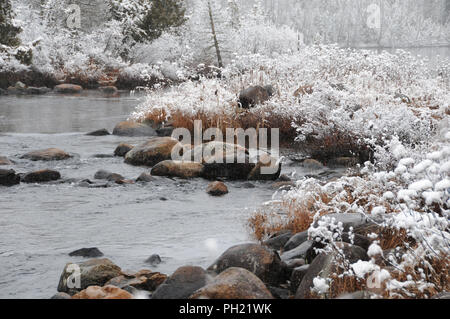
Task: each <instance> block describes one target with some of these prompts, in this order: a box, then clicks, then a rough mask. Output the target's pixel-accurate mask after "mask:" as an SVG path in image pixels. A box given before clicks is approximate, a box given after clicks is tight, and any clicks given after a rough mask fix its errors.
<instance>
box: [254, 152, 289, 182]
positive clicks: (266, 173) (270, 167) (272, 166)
mask: <svg viewBox="0 0 450 319" xmlns="http://www.w3.org/2000/svg"><path fill="white" fill-rule="evenodd" d="M251 162H252V163H256V165H255V167H254V168H253V169H252V170H251V171H250V173H249V174H248V179H249V180H254V181H255V180H257V181H275V180H277V179H278V178H279V177H280V174H281V162H280V161H279V159H277V158H275V157H273V156H271V155H270V154H268V153H262V154H260V155H259V156H255V157H253V158H252V159H251Z"/></svg>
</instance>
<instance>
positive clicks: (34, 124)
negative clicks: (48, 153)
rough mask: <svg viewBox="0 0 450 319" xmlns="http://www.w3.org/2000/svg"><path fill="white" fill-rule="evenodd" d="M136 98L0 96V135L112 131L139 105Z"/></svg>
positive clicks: (86, 95)
mask: <svg viewBox="0 0 450 319" xmlns="http://www.w3.org/2000/svg"><path fill="white" fill-rule="evenodd" d="M138 103H139V99H138V97H129V96H122V97H120V98H104V97H101V96H100V95H99V94H96V93H94V92H87V93H85V94H84V95H83V96H62V95H52V94H50V95H42V96H6V97H0V132H15V133H63V132H87V131H92V130H96V129H100V128H107V129H109V130H111V129H112V128H113V127H114V125H115V124H116V123H117V122H119V121H123V120H125V119H126V118H127V117H128V116H129V115H130V113H131V112H132V111H133V110H134V108H135V107H136V105H138Z"/></svg>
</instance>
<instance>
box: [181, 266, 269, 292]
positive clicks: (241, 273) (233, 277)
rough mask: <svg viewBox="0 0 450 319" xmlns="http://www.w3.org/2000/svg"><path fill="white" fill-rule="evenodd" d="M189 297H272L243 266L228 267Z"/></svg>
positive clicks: (262, 284)
mask: <svg viewBox="0 0 450 319" xmlns="http://www.w3.org/2000/svg"><path fill="white" fill-rule="evenodd" d="M190 299H273V296H272V294H271V293H270V291H269V290H268V289H267V287H266V286H265V285H264V283H263V282H262V281H261V279H259V278H258V277H256V276H255V275H254V274H252V273H251V272H250V271H248V270H246V269H243V268H234V267H233V268H229V269H227V270H225V271H224V272H222V273H221V274H220V275H218V276H217V277H216V278H214V280H213V281H212V282H211V283H210V284H208V285H206V286H205V287H203V288H201V289H199V290H197V291H196V292H195V293H194V294H193V295H192V296H191V297H190Z"/></svg>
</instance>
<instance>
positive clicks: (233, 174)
mask: <svg viewBox="0 0 450 319" xmlns="http://www.w3.org/2000/svg"><path fill="white" fill-rule="evenodd" d="M203 165H204V170H203V177H204V178H206V179H209V180H213V179H217V178H226V179H230V180H247V178H248V174H250V172H251V171H252V169H253V168H254V167H255V164H254V163H249V159H247V161H246V162H245V163H206V164H203Z"/></svg>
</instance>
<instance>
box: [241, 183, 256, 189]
mask: <svg viewBox="0 0 450 319" xmlns="http://www.w3.org/2000/svg"><path fill="white" fill-rule="evenodd" d="M242 188H245V189H253V188H256V186H255V185H253V184H252V183H250V182H245V183H243V184H242Z"/></svg>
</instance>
